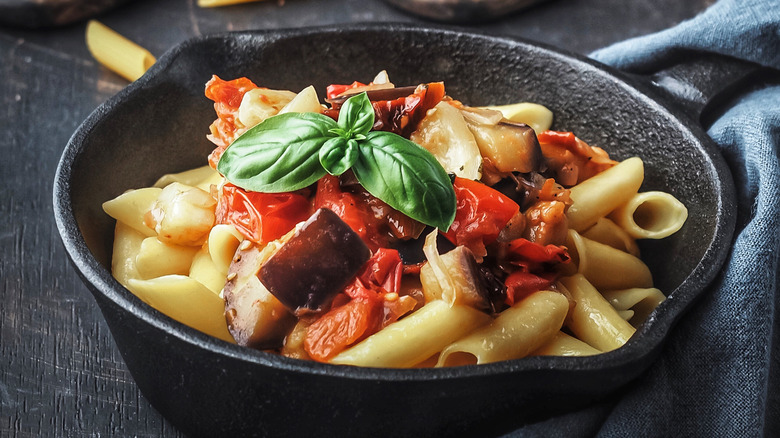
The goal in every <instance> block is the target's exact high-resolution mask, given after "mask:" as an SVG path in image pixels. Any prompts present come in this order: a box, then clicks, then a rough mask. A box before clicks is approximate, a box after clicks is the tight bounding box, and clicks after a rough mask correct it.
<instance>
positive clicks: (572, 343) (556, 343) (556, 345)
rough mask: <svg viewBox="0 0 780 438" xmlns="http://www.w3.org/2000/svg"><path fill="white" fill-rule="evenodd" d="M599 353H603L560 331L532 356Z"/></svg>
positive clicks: (590, 354) (589, 354)
mask: <svg viewBox="0 0 780 438" xmlns="http://www.w3.org/2000/svg"><path fill="white" fill-rule="evenodd" d="M599 353H601V351H599V350H597V349H595V348H593V347H591V346H590V345H588V344H586V343H585V342H582V341H580V340H579V339H577V338H575V337H573V336H570V335H567V334H566V333H564V332H560V331H559V332H558V333H556V334H555V335H554V336H553V338H552V339H551V340H549V341H548V342H547V343H546V344H544V345H542V347H541V348H539V349H537V350H536V351H534V352H533V353H531V356H592V355H594V354H599Z"/></svg>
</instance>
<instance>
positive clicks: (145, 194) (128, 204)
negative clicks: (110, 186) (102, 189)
mask: <svg viewBox="0 0 780 438" xmlns="http://www.w3.org/2000/svg"><path fill="white" fill-rule="evenodd" d="M160 193H162V189H159V188H156V187H147V188H143V189H138V190H130V191H127V192H125V193H122V194H121V195H119V196H117V197H116V198H114V199H112V200H110V201H106V202H104V203H103V211H105V212H106V214H108V215H109V216H111V217H112V218H114V219H116V220H117V221H119V222H124V223H125V224H127V225H129V226H130V227H132V228H133V229H134V230H136V231H138V232H139V233H141V234H143V235H144V236H146V237H152V236H156V235H157V233H155V231H154V229H152V228H149V227H148V226H147V225H146V223H145V222H144V216H146V213H148V212H149V211H150V210H151V209H152V206H153V205H154V203H155V202H156V201H157V198H158V197H159V196H160Z"/></svg>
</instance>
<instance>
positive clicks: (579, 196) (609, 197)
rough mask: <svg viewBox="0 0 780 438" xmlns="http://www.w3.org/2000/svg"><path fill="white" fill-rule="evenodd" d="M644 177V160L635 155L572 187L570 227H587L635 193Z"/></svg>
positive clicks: (583, 229) (568, 216)
mask: <svg viewBox="0 0 780 438" xmlns="http://www.w3.org/2000/svg"><path fill="white" fill-rule="evenodd" d="M643 180H644V164H643V163H642V160H641V159H640V158H638V157H633V158H629V159H627V160H625V161H622V162H620V163H618V164H617V165H615V166H614V167H611V168H609V169H607V170H605V171H603V172H601V173H599V174H598V175H596V176H593V177H591V178H588V179H586V180H585V181H583V182H581V183H579V184H577V185H576V186H574V187H572V188H571V200H572V205H571V207H569V211H568V212H567V213H566V217H567V218H568V219H569V228H572V229H574V230H575V231H578V232H581V231H585V230H586V229H588V228H589V227H590V226H592V225H593V224H595V223H596V222H597V221H598V220H599V218H602V217H604V216H606V215H608V214H609V213H610V212H611V211H612V210H614V209H616V208H617V207H619V206H620V205H622V204H625V203H626V202H628V200H629V199H631V198H632V197H633V196H634V195H636V193H637V191H638V190H639V187H640V186H641V185H642V181H643Z"/></svg>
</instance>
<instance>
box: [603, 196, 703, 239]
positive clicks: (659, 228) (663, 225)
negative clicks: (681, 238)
mask: <svg viewBox="0 0 780 438" xmlns="http://www.w3.org/2000/svg"><path fill="white" fill-rule="evenodd" d="M609 217H610V218H611V219H612V220H613V221H615V223H616V224H618V225H619V226H620V227H622V228H623V229H624V230H626V232H627V233H628V234H629V235H631V236H632V237H634V238H636V239H663V238H664V237H668V236H671V235H672V234H674V233H676V232H677V231H679V230H680V228H682V226H683V224H684V223H685V220H686V219H688V209H687V208H685V206H684V205H683V204H682V202H680V201H678V200H677V198H675V197H674V196H672V195H670V194H669V193H666V192H656V191H653V192H643V193H637V194H636V195H635V196H634V197H632V198H631V199H630V200H629V201H628V202H626V203H625V204H623V205H622V206H620V207H618V208H617V209H616V210H615V211H613V212H612V213H611V214H610V215H609Z"/></svg>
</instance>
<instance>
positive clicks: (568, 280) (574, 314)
mask: <svg viewBox="0 0 780 438" xmlns="http://www.w3.org/2000/svg"><path fill="white" fill-rule="evenodd" d="M560 282H561V284H562V285H563V286H564V287H565V288H566V289H567V290H568V291H569V293H570V294H571V297H572V299H574V303H575V304H574V307H572V309H571V311H570V312H569V316H568V318H567V319H566V326H567V327H568V328H569V329H570V330H571V331H572V333H574V335H575V336H576V337H577V338H579V339H581V340H583V341H584V342H586V343H588V344H589V345H591V346H593V347H595V348H596V349H598V350H601V351H605V352H606V351H611V350H614V349H616V348H618V347H621V346H622V345H623V344H625V343H626V342H627V341H628V339H629V338H630V337H631V336H632V335H633V334H634V331H635V329H634V327H632V326H631V324H629V323H628V322H626V321H625V320H624V319H623V318H621V317H620V315H619V314H618V313H617V311H616V310H615V308H614V307H612V306H611V305H610V304H609V302H608V301H607V300H606V298H604V297H603V296H602V295H601V294H600V293H599V291H598V290H596V288H595V287H593V285H592V284H590V282H588V280H587V279H586V278H585V277H584V276H582V275H580V274H576V275H573V276H571V277H564V278H562V279H561V280H560Z"/></svg>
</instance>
